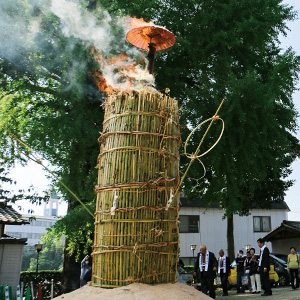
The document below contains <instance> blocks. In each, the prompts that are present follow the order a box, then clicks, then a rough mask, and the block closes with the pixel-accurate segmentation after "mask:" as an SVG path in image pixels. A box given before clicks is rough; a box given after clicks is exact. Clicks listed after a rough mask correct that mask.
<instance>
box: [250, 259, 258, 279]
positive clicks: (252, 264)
mask: <svg viewBox="0 0 300 300" xmlns="http://www.w3.org/2000/svg"><path fill="white" fill-rule="evenodd" d="M258 259H259V257H258V256H257V255H254V257H253V258H252V257H251V258H250V261H249V265H250V276H251V275H253V274H257V273H258V271H257V268H258Z"/></svg>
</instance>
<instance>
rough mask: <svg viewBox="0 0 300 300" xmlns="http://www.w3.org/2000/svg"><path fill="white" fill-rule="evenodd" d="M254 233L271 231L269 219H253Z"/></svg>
mask: <svg viewBox="0 0 300 300" xmlns="http://www.w3.org/2000/svg"><path fill="white" fill-rule="evenodd" d="M253 230H254V232H269V231H271V217H253Z"/></svg>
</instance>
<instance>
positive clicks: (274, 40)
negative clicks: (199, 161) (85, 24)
mask: <svg viewBox="0 0 300 300" xmlns="http://www.w3.org/2000/svg"><path fill="white" fill-rule="evenodd" d="M102 2H103V1H101V3H102ZM104 3H106V4H107V7H111V9H112V11H115V10H118V11H119V12H122V13H124V14H130V15H133V16H135V17H143V18H144V19H146V20H155V22H156V23H157V24H159V25H163V26H166V28H168V29H169V30H170V31H172V32H173V33H174V34H175V35H176V38H177V43H176V44H175V46H174V48H172V49H171V50H170V51H168V52H165V53H162V54H161V55H158V57H157V61H156V71H155V72H157V76H156V80H157V83H158V86H159V87H161V88H163V87H169V88H170V89H171V92H172V95H174V96H175V97H176V98H178V100H179V102H180V103H181V105H182V108H183V116H182V119H181V124H183V125H184V124H185V126H184V128H183V137H185V136H187V134H188V130H187V129H190V128H194V127H195V126H196V125H197V124H199V123H200V122H201V121H203V120H204V119H206V118H209V117H211V116H212V115H213V114H214V112H215V111H216V109H217V107H218V105H219V103H220V102H221V100H222V99H225V100H226V102H225V104H224V105H223V107H222V109H221V111H220V116H221V117H222V118H223V119H224V120H225V133H224V136H223V138H222V139H221V141H220V143H219V144H218V146H217V147H216V148H215V149H214V150H213V151H212V152H211V153H210V154H209V155H207V156H206V157H204V158H203V162H204V163H205V165H206V167H207V176H206V179H205V180H204V181H203V180H197V178H199V177H200V176H199V175H200V174H201V173H202V170H201V169H199V165H198V166H197V165H196V164H194V166H193V168H192V170H191V171H190V173H189V175H190V176H189V178H188V179H187V181H186V182H185V183H184V191H185V193H186V194H187V195H188V197H189V198H190V199H195V198H196V199H197V198H198V197H201V198H202V199H203V201H206V203H207V204H209V203H218V205H219V207H220V208H222V209H224V210H225V211H226V213H227V214H229V215H232V214H235V213H239V214H241V215H243V214H247V213H248V212H249V208H251V205H252V204H258V205H259V206H261V207H270V203H271V202H272V201H282V200H283V199H284V195H285V191H286V190H287V188H288V187H289V186H291V184H292V182H291V181H289V180H286V177H287V176H288V175H289V174H290V165H291V163H292V162H293V160H294V159H295V158H296V157H297V156H299V153H300V152H299V141H298V140H297V139H296V137H295V136H294V135H295V130H296V117H297V112H296V110H295V107H294V104H293V101H292V93H293V92H294V91H295V89H296V82H297V80H298V72H299V66H300V64H299V57H298V56H296V54H295V53H294V51H293V50H292V49H288V50H287V51H285V52H283V51H282V50H281V48H280V44H279V34H284V35H285V34H286V31H287V30H288V28H287V26H286V22H287V21H291V20H294V19H295V17H296V13H295V12H294V11H293V10H292V7H288V6H287V5H283V4H281V1H280V0H276V1H272V0H267V1H264V0H259V1H254V0H253V1H238V2H237V1H184V2H182V1H150V2H149V1H147V2H146V1H141V2H140V3H139V4H138V5H133V6H132V5H130V3H129V2H128V1H106V2H105V1H104ZM213 127H214V128H213V129H212V130H211V132H210V136H211V137H210V138H208V139H207V140H206V144H205V145H204V146H203V149H202V152H204V148H205V149H208V148H209V147H210V145H212V143H213V142H214V138H213V137H215V136H217V135H218V132H220V126H219V125H217V124H216V125H214V126H213ZM201 134H202V133H201V131H200V132H198V133H196V134H195V135H194V136H193V137H192V139H191V142H190V147H189V149H190V153H192V152H193V150H195V149H196V148H197V144H198V142H199V141H200V138H201ZM186 164H187V161H186V159H182V161H181V167H182V169H183V170H184V169H185V167H186Z"/></svg>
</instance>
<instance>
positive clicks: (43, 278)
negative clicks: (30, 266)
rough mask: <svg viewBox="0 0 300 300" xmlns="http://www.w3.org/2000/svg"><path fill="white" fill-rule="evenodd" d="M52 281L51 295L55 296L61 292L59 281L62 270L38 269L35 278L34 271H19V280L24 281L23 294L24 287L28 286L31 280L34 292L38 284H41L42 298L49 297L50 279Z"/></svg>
mask: <svg viewBox="0 0 300 300" xmlns="http://www.w3.org/2000/svg"><path fill="white" fill-rule="evenodd" d="M52 279H53V282H54V289H53V296H54V297H57V296H59V295H61V294H62V292H61V282H62V271H39V272H38V277H37V280H36V272H33V271H23V272H21V277H20V282H23V283H24V296H25V293H26V289H27V287H28V286H30V282H31V281H32V282H33V286H34V292H35V293H36V290H37V286H38V284H41V285H42V292H43V299H50V293H51V280H52Z"/></svg>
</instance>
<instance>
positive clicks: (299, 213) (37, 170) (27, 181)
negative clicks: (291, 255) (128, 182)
mask: <svg viewBox="0 0 300 300" xmlns="http://www.w3.org/2000/svg"><path fill="white" fill-rule="evenodd" d="M283 3H287V4H289V5H292V6H294V9H295V10H297V11H298V12H299V15H300V0H284V1H283ZM299 18H300V16H299ZM288 27H289V28H290V29H291V31H290V32H289V34H288V36H287V38H284V37H282V38H281V42H282V48H283V49H287V48H288V47H290V46H292V48H293V49H294V50H295V51H296V53H297V54H298V55H300V37H299V36H300V35H299V32H300V20H296V21H294V22H291V23H289V24H288ZM298 88H300V84H298ZM293 98H294V103H295V105H296V107H297V110H298V111H300V91H297V92H296V93H295V94H294V97H293ZM298 126H300V117H298ZM297 136H298V138H299V139H300V130H298V134H297ZM292 169H293V173H292V174H291V176H290V179H293V180H295V184H294V185H293V187H291V188H290V189H289V190H288V192H287V194H286V197H285V201H286V202H287V204H288V206H289V207H290V210H291V212H289V213H288V219H289V220H293V221H300V203H299V194H298V193H299V192H300V159H298V160H297V161H295V162H294V163H293V165H292ZM11 178H12V179H13V180H16V181H17V183H18V186H17V188H18V189H27V188H28V186H30V185H33V186H35V187H36V188H37V189H38V190H40V191H44V190H46V189H47V185H48V184H49V180H48V179H47V178H46V176H45V171H44V170H43V168H42V167H41V166H40V165H37V164H35V163H32V162H30V163H29V165H28V166H27V167H16V168H15V169H14V170H13V171H12V172H11ZM20 205H22V207H23V210H22V213H27V211H28V209H32V210H34V213H35V214H37V215H42V214H43V206H37V205H30V204H28V203H24V201H22V202H21V203H20ZM66 210H67V205H66V203H61V204H60V206H59V208H58V213H59V215H62V214H65V213H66Z"/></svg>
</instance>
